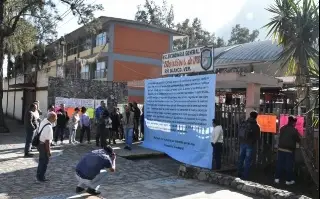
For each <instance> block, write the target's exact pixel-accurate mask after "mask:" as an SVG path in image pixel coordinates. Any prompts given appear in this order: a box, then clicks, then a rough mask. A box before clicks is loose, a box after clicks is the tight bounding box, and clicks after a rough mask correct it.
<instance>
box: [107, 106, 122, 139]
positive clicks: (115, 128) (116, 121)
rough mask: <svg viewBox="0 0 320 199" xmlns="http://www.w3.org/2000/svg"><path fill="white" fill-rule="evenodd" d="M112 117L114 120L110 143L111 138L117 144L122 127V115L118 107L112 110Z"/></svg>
mask: <svg viewBox="0 0 320 199" xmlns="http://www.w3.org/2000/svg"><path fill="white" fill-rule="evenodd" d="M110 118H111V121H112V128H111V132H110V137H109V144H110V143H111V139H112V141H113V144H117V143H116V138H117V134H118V131H119V128H120V117H119V115H118V113H117V108H114V109H113V111H112V112H111V115H110Z"/></svg>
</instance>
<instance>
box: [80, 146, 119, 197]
mask: <svg viewBox="0 0 320 199" xmlns="http://www.w3.org/2000/svg"><path fill="white" fill-rule="evenodd" d="M103 169H109V171H110V172H115V170H116V155H115V153H114V151H113V149H112V148H111V146H106V147H104V148H103V149H98V150H93V151H91V152H90V153H88V154H86V155H85V156H84V157H82V159H81V160H80V162H79V163H78V164H77V166H76V178H77V180H78V185H77V188H76V192H77V193H80V192H82V191H84V190H85V189H87V193H89V194H91V195H99V194H100V192H99V191H98V189H99V187H100V184H101V183H102V182H103V181H104V180H105V178H106V177H107V171H106V170H103Z"/></svg>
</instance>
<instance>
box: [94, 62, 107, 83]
mask: <svg viewBox="0 0 320 199" xmlns="http://www.w3.org/2000/svg"><path fill="white" fill-rule="evenodd" d="M101 78H107V69H106V62H98V63H97V68H96V72H95V79H101Z"/></svg>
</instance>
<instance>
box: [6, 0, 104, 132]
mask: <svg viewBox="0 0 320 199" xmlns="http://www.w3.org/2000/svg"><path fill="white" fill-rule="evenodd" d="M59 2H60V3H63V4H65V5H67V6H68V7H69V9H70V10H71V11H72V13H73V15H74V16H75V17H77V18H78V23H79V24H83V25H87V27H88V29H89V30H90V31H92V32H94V31H95V30H94V29H95V28H99V26H96V25H95V23H89V22H91V21H94V12H95V11H97V10H102V9H103V7H102V5H100V4H87V3H86V2H87V1H85V0H1V1H0V99H1V100H2V98H3V90H2V89H3V85H2V84H3V67H2V66H3V59H4V53H9V55H10V56H9V57H11V54H17V53H20V52H26V51H29V50H30V49H32V47H33V46H34V45H35V44H36V43H40V46H41V44H43V43H48V42H51V41H52V39H53V38H54V36H55V35H56V24H57V22H58V21H60V20H61V16H60V15H59V13H58V10H57V3H59ZM35 50H36V51H39V48H37V49H35ZM0 129H5V130H7V128H6V125H5V122H4V115H3V108H2V104H1V103H0Z"/></svg>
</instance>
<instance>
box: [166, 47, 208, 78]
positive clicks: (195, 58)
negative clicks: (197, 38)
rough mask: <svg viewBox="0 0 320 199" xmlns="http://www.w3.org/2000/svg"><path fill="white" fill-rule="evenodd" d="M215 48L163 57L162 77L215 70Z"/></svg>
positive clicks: (169, 54) (188, 50)
mask: <svg viewBox="0 0 320 199" xmlns="http://www.w3.org/2000/svg"><path fill="white" fill-rule="evenodd" d="M213 56H214V55H213V47H198V48H191V49H187V50H182V51H177V52H173V53H167V54H164V55H163V56H162V75H173V74H185V73H194V72H204V71H209V70H213Z"/></svg>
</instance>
